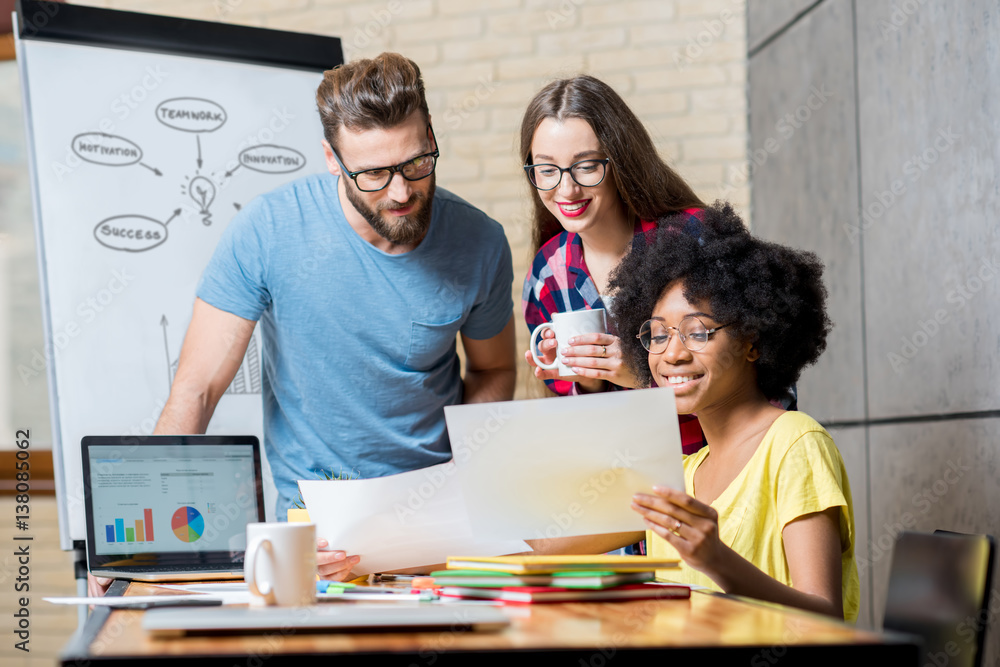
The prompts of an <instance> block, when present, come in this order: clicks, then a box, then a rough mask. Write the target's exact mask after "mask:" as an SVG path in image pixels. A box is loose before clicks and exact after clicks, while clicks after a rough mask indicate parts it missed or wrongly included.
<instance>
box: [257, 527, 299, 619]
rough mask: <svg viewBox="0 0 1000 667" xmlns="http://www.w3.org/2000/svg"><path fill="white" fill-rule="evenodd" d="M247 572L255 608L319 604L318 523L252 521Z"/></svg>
mask: <svg viewBox="0 0 1000 667" xmlns="http://www.w3.org/2000/svg"><path fill="white" fill-rule="evenodd" d="M243 575H244V578H245V579H246V582H247V587H248V588H249V589H250V606H252V607H263V606H277V607H305V606H309V605H311V604H315V603H316V524H314V523H251V524H248V525H247V551H246V559H245V561H244V564H243Z"/></svg>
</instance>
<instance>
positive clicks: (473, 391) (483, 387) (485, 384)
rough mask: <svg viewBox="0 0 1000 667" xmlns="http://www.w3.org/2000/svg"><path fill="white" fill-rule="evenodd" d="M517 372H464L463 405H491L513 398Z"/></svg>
mask: <svg viewBox="0 0 1000 667" xmlns="http://www.w3.org/2000/svg"><path fill="white" fill-rule="evenodd" d="M516 381H517V371H516V370H513V369H503V370H489V371H466V373H465V393H464V395H463V396H462V402H463V403H491V402H494V401H509V400H510V399H512V398H514V384H515V383H516Z"/></svg>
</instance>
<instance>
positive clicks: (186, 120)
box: [70, 97, 306, 252]
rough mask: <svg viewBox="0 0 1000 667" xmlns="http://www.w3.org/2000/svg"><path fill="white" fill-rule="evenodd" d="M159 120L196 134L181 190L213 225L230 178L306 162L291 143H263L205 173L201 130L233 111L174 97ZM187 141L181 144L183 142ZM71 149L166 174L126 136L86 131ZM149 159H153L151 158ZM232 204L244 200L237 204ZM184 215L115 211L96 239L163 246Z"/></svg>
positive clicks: (87, 157)
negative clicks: (158, 216) (242, 170)
mask: <svg viewBox="0 0 1000 667" xmlns="http://www.w3.org/2000/svg"><path fill="white" fill-rule="evenodd" d="M154 117H155V120H156V121H158V122H159V123H160V124H162V125H163V126H165V127H168V128H170V129H172V130H175V131H177V132H182V133H185V134H191V135H194V142H193V143H192V144H191V146H190V148H191V150H192V159H191V162H192V163H193V164H194V165H196V166H195V167H194V171H193V173H190V174H185V175H184V176H183V181H182V182H181V183H180V192H181V194H183V195H185V196H186V197H187V198H188V199H190V200H191V202H193V203H194V210H196V211H197V213H198V215H200V216H201V222H202V224H204V225H205V226H208V225H211V224H212V211H211V207H212V205H213V204H214V203H215V200H216V198H217V195H218V194H219V192H220V190H222V189H223V188H224V187H225V186H226V185H228V180H229V179H230V178H232V177H233V175H234V174H235V173H236V172H237V171H238V170H239V169H240V168H243V167H245V168H246V169H248V170H252V171H256V172H259V173H262V174H291V173H293V172H296V171H298V170H300V169H302V168H303V167H305V166H306V156H305V155H303V154H302V153H301V152H300V151H298V150H296V149H294V148H291V147H289V146H279V145H277V144H258V145H255V146H250V147H248V148H245V149H243V150H241V151H240V152H239V154H238V155H237V156H236V157H235V159H233V160H230V161H228V162H227V163H226V166H225V168H223V169H221V170H219V171H216V172H214V173H209V174H203V173H202V168H203V166H204V164H205V159H204V157H203V154H202V143H201V136H202V134H207V133H210V132H216V131H218V130H220V129H222V128H223V126H225V124H226V121H227V120H228V119H229V115H228V113H227V112H226V110H225V109H224V108H223V107H222V105H221V104H219V103H217V102H213V101H212V100H207V99H204V98H200V97H175V98H171V99H168V100H164V101H162V102H160V103H159V104H157V105H156V108H155V110H154ZM182 143H183V142H181V144H182ZM70 149H71V150H72V152H73V153H74V154H75V155H76V156H77V157H79V158H80V159H81V160H83V161H85V162H88V163H90V164H94V165H99V166H103V167H130V166H133V165H138V166H140V167H144V168H146V169H147V170H149V171H150V172H151V173H152V174H153V175H155V176H157V177H160V178H162V177H163V176H164V172H163V171H161V170H160V169H159V168H157V167H154V166H151V165H150V164H147V163H146V162H143V159H144V158H146V155H145V152H144V151H143V149H142V147H141V146H140V144H139V143H138V142H136V141H133V140H132V139H129V138H127V137H123V136H118V135H114V134H106V133H103V132H81V133H79V134H77V135H76V136H75V137H73V140H72V141H71V142H70ZM170 149H171V151H172V152H174V151H176V150H178V149H183V145H180V146H178V145H177V144H172V145H171V146H170ZM146 159H148V158H146ZM232 204H233V208H235V209H236V210H239V209H240V204H239V203H237V202H233V203H232ZM181 213H182V209H180V208H178V209H174V210H173V211H172V213H171V214H170V216H169V217H168V218H166V219H165V220H163V221H161V220H158V219H156V218H154V217H151V216H150V215H148V214H146V213H123V214H119V215H113V216H110V217H108V218H105V219H104V220H101V221H100V222H98V223H97V226H96V227H94V238H95V239H97V242H98V243H100V244H101V245H102V246H104V247H105V248H108V249H109V250H119V251H122V252H144V251H146V250H152V249H153V248H156V247H159V246H160V245H161V244H163V243H164V242H165V241H166V240H167V237H168V236H169V226H170V223H171V222H172V221H173V220H174V218H176V217H177V216H179V215H180V214H181Z"/></svg>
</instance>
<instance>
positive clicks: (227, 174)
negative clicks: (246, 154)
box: [226, 164, 243, 178]
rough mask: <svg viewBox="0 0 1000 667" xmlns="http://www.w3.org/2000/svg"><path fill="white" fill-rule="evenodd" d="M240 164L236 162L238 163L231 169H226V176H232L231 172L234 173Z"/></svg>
mask: <svg viewBox="0 0 1000 667" xmlns="http://www.w3.org/2000/svg"><path fill="white" fill-rule="evenodd" d="M242 166H243V165H242V164H238V165H236V166H235V167H233V168H232V169H230V170H229V171H227V172H226V178H229V177H230V176H232V175H233V173H234V172H235V171H236V170H237V169H239V168H240V167H242Z"/></svg>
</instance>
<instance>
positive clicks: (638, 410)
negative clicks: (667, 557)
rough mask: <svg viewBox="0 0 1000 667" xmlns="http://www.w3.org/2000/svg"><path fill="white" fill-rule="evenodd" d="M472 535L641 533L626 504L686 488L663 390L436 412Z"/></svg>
mask: <svg viewBox="0 0 1000 667" xmlns="http://www.w3.org/2000/svg"><path fill="white" fill-rule="evenodd" d="M444 412H445V418H446V420H447V423H448V433H449V437H450V438H451V449H452V451H453V452H454V455H455V463H456V464H457V466H458V469H459V475H458V477H459V479H460V480H461V482H462V487H463V493H464V497H465V503H466V509H467V511H468V513H469V518H470V519H471V521H472V526H473V528H474V529H475V530H476V533H477V535H479V536H487V535H489V536H490V537H492V538H517V539H522V540H527V539H540V538H556V537H567V536H571V535H593V534H599V533H615V532H623V531H633V530H645V525H644V524H643V521H642V517H641V516H640V515H639V514H638V513H636V512H635V511H633V510H632V509H631V508H630V507H629V505H630V503H631V499H632V495H633V494H634V493H637V492H640V491H645V492H650V491H651V490H652V486H653V484H660V485H664V486H671V487H674V488H678V489H683V488H684V467H683V461H682V454H681V441H680V430H679V427H678V422H677V411H676V407H675V404H674V392H673V390H672V389H670V388H668V387H659V388H654V389H640V390H636V391H620V392H608V393H603V394H589V395H586V396H567V397H563V398H545V399H536V400H529V401H510V402H506V403H477V404H470V405H454V406H449V407H446V408H445V409H444Z"/></svg>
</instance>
